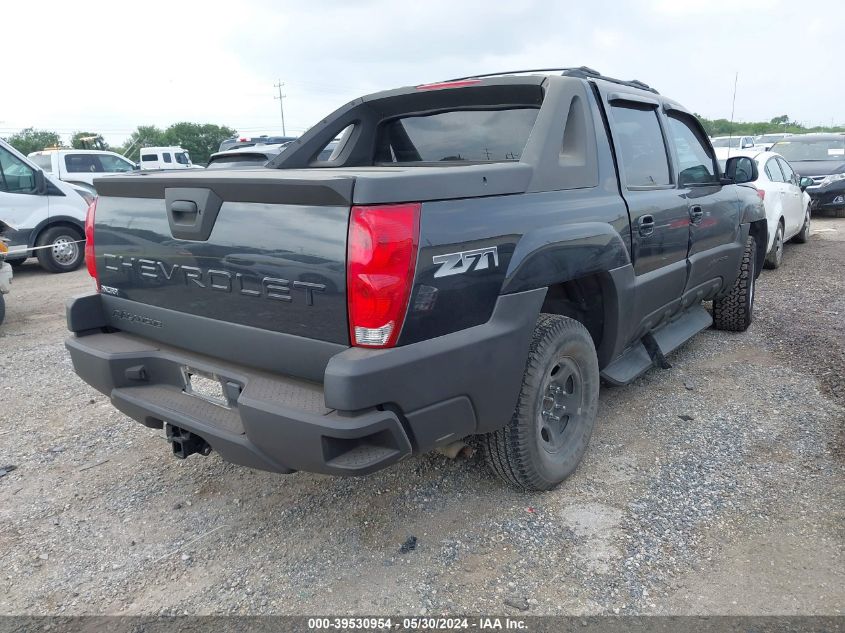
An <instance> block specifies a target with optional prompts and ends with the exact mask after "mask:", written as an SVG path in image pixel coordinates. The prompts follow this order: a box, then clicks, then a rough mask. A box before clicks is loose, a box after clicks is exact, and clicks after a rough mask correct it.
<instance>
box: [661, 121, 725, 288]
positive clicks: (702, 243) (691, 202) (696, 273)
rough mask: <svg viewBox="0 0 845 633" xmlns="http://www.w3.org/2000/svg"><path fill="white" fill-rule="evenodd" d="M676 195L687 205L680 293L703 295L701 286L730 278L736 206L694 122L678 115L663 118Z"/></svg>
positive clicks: (703, 136)
mask: <svg viewBox="0 0 845 633" xmlns="http://www.w3.org/2000/svg"><path fill="white" fill-rule="evenodd" d="M666 119H667V125H668V128H669V130H670V138H671V145H672V152H673V156H674V160H673V162H674V167H675V174H674V175H675V178H676V179H677V182H678V191H679V193H680V194H681V195H682V196H683V197H684V199H685V200H686V203H687V218H688V222H689V229H690V230H689V254H688V258H689V270H688V275H687V280H686V286H685V292H686V293H692V294H694V295H695V294H697V293H699V292H701V293H702V296H703V295H704V294H707V292H708V289H707V286H709V285H711V284H712V283H713V282H714V281H717V280H719V279H720V278H723V277H728V276H732V275H734V274H735V272H736V271H735V268H736V265H735V264H736V261H737V260H736V252H735V251H736V250H737V249H741V248H742V244H740V238H739V221H740V217H739V213H740V209H739V200H738V198H737V194H736V191H735V185H727V186H725V185H722V184H721V183H720V181H719V171H718V167H717V163H716V158H715V156H714V154H713V152H712V149H711V147H710V144H709V143H708V142H707V136H706V134H705V133H704V130H703V129H702V127H701V124H700V123H699V122H698V121H697V119H695V117H693V116H691V115H689V114H687V113H685V112H681V111H679V110H670V111H669V112H668V113H667V116H666Z"/></svg>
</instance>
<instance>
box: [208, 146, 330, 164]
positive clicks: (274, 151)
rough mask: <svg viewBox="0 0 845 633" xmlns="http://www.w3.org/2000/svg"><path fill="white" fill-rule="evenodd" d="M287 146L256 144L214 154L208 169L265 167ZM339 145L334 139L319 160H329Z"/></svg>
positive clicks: (319, 155)
mask: <svg viewBox="0 0 845 633" xmlns="http://www.w3.org/2000/svg"><path fill="white" fill-rule="evenodd" d="M286 146H287V143H282V144H279V145H255V146H249V147H238V148H237V149H230V150H228V151H225V152H217V153H216V154H212V155H211V158H210V159H209V161H208V165H206V169H248V168H250V167H253V168H254V167H263V166H264V165H266V164H267V162H268V161H270V160H272V159H274V158H275V157H276V156H278V155H279V154H280V153H281V152H282V150H283V149H284V148H285V147H286ZM335 147H337V142H336V141H332V142H331V143H329V144H328V145H326V147H325V148H324V149H323V150H322V151H321V152H320V153H319V154H318V155H317V160H318V161H325V160H328V159H329V157H330V156H331V154H332V152H333V151H334V149H335Z"/></svg>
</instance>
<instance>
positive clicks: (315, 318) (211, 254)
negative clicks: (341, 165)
mask: <svg viewBox="0 0 845 633" xmlns="http://www.w3.org/2000/svg"><path fill="white" fill-rule="evenodd" d="M353 184H354V178H351V177H335V176H333V175H331V174H325V173H324V174H320V175H316V176H315V175H312V174H303V173H302V172H299V173H298V174H296V173H293V172H288V173H287V174H286V173H284V172H281V171H278V170H272V171H271V170H256V171H239V172H223V171H220V170H215V171H214V172H209V173H203V172H199V173H196V172H195V173H192V174H189V175H184V176H182V175H176V174H173V173H170V174H166V173H164V174H162V173H159V174H138V175H132V176H127V177H113V178H103V179H100V180H98V181H97V188H98V191H99V192H100V198H99V200H98V203H97V209H96V219H95V228H94V235H95V240H94V242H95V247H94V250H95V255H96V257H95V259H96V263H97V271H98V275H99V281H100V284H101V293H102V295H103V300H104V301H105V302H108V300H109V299H110V298H112V297H116V298H118V299H120V300H121V301H119V305H120V309H119V310H113V311H111V312H109V313H108V314H107V318H108V319H109V321H110V325H112V326H114V327H116V328H118V329H125V328H124V326H126V324H127V321H130V320H133V319H136V317H137V318H141V319H143V315H144V312H143V306H151V307H153V308H163V309H167V310H170V311H175V312H178V313H182V314H183V315H196V316H201V317H206V318H208V319H214V320H217V321H225V322H228V323H233V324H239V325H243V326H249V327H251V328H258V329H260V330H267V331H272V332H279V333H285V334H290V335H295V336H298V337H305V338H309V339H317V340H321V341H326V342H331V343H337V344H341V345H346V344H348V340H349V339H348V329H347V314H346V275H345V263H346V238H347V230H348V220H349V209H350V206H351V199H352V188H353ZM127 305H129V306H136V307H137V308H138V310H134V309H127V307H126V306H127ZM136 320H137V319H136ZM198 321H199V320H198ZM179 322H180V323H185V322H186V321H185V319H180V320H179ZM190 322H191V321H190V320H188V321H187V323H190ZM129 329H136V328H129ZM163 330H164V328H163V327H156V326H153V327H147V328H144V335H145V336H146V337H147V338H151V339H161V340H170V341H172V340H173V338H174V333H173V332H167V333H165V332H164V331H163ZM190 338H191V337H186V340H188V339H190Z"/></svg>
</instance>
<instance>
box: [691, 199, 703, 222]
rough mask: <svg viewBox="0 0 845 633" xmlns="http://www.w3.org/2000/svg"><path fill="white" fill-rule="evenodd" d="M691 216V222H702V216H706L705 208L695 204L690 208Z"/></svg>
mask: <svg viewBox="0 0 845 633" xmlns="http://www.w3.org/2000/svg"><path fill="white" fill-rule="evenodd" d="M689 217H690V222H692V223H693V224H698V223H699V222H701V218H703V217H704V210H703V209H702V208H701V207H700V206H699V205H697V204H695V205H693V206H691V207H690V208H689Z"/></svg>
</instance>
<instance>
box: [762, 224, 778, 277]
mask: <svg viewBox="0 0 845 633" xmlns="http://www.w3.org/2000/svg"><path fill="white" fill-rule="evenodd" d="M781 263H783V223H782V222H778V228H777V231H776V232H775V241H774V242H772V250H770V251H769V254H768V255H766V261H765V262H763V266H765V267H766V268H771V269H775V268H780V265H781Z"/></svg>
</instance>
